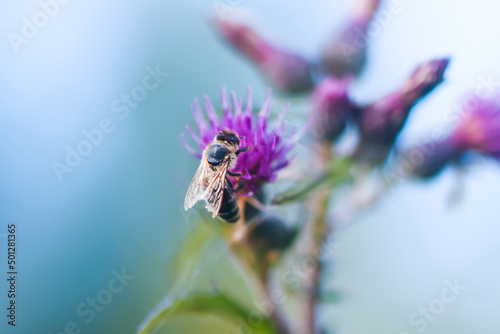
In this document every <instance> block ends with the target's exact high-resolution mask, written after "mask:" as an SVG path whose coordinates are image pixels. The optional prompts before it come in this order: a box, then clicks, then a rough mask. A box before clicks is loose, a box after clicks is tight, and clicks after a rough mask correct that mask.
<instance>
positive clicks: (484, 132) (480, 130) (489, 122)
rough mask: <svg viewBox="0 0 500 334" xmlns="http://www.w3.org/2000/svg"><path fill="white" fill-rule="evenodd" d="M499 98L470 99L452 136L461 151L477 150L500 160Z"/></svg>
mask: <svg viewBox="0 0 500 334" xmlns="http://www.w3.org/2000/svg"><path fill="white" fill-rule="evenodd" d="M499 102H500V97H497V98H495V99H488V100H485V99H480V98H477V97H471V98H469V99H468V100H467V103H466V105H467V106H469V108H467V110H465V115H464V118H463V119H462V120H461V122H460V123H459V125H458V126H457V128H456V129H455V131H454V132H453V134H452V138H453V139H454V140H455V141H456V142H457V143H458V144H459V146H460V147H461V148H462V150H467V149H471V150H477V151H479V152H481V153H484V154H486V155H490V156H492V157H495V158H497V159H500V103H499Z"/></svg>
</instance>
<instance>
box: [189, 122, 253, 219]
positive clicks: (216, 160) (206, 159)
mask: <svg viewBox="0 0 500 334" xmlns="http://www.w3.org/2000/svg"><path fill="white" fill-rule="evenodd" d="M240 138H243V137H239V136H238V134H237V133H236V132H235V131H233V130H229V129H225V130H222V131H219V132H218V133H217V134H216V135H215V138H214V140H213V141H212V142H211V143H210V144H208V145H207V147H206V148H205V150H204V151H203V154H202V158H201V163H200V166H199V167H198V170H197V171H196V174H195V175H194V177H193V180H192V181H191V184H190V185H189V189H188V191H187V193H186V199H185V200H184V210H186V211H187V210H188V209H189V208H191V207H193V205H194V204H195V203H196V202H198V201H201V200H205V202H206V203H207V205H206V206H205V208H206V209H207V210H208V211H209V212H211V213H212V218H215V217H217V216H218V217H219V218H220V219H221V220H224V221H226V222H228V223H235V222H237V221H238V219H239V218H240V209H239V207H238V203H237V201H236V196H235V194H236V191H235V190H234V187H233V185H232V183H231V181H230V180H229V179H228V178H227V175H226V174H229V175H231V176H234V177H238V176H241V173H233V172H231V170H232V169H233V168H234V167H235V166H236V162H237V160H238V155H239V154H240V153H242V152H246V151H247V150H248V147H243V148H240V146H241V140H240Z"/></svg>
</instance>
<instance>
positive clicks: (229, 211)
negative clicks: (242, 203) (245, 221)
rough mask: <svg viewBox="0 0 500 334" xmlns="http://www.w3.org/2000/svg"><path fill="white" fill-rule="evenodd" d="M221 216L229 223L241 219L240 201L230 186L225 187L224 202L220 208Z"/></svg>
mask: <svg viewBox="0 0 500 334" xmlns="http://www.w3.org/2000/svg"><path fill="white" fill-rule="evenodd" d="M219 218H220V219H222V220H224V221H226V222H228V223H236V222H237V221H238V219H240V208H239V207H238V202H237V201H236V199H235V198H234V195H233V193H232V191H231V190H230V189H229V188H228V187H226V188H224V194H223V195H222V203H221V206H220V210H219Z"/></svg>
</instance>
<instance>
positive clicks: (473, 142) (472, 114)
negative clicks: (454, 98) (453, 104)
mask: <svg viewBox="0 0 500 334" xmlns="http://www.w3.org/2000/svg"><path fill="white" fill-rule="evenodd" d="M465 105H466V106H467V107H465V108H464V110H463V117H462V119H461V120H460V122H459V124H458V125H457V126H456V127H455V129H454V130H453V131H452V133H451V134H450V135H449V136H447V137H446V138H445V139H443V140H441V141H438V142H432V141H430V142H428V143H425V144H423V145H419V146H417V147H414V148H412V149H410V150H408V151H407V152H405V153H404V155H403V157H404V160H405V161H408V162H409V163H410V164H411V166H412V174H414V175H417V176H420V177H424V178H428V177H433V176H435V175H437V174H438V173H439V172H441V170H443V168H444V167H445V166H446V165H447V164H448V163H450V162H452V161H460V158H461V157H462V155H463V154H464V153H466V152H467V151H470V150H474V151H477V152H480V153H482V154H486V155H488V156H491V157H494V158H496V159H500V104H499V100H498V99H497V100H483V99H479V98H477V97H471V98H468V99H467V103H465Z"/></svg>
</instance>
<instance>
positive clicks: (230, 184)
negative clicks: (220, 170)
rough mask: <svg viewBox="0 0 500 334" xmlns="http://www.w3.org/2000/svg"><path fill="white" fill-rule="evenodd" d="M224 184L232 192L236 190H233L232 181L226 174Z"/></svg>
mask: <svg viewBox="0 0 500 334" xmlns="http://www.w3.org/2000/svg"><path fill="white" fill-rule="evenodd" d="M226 184H227V185H228V187H229V190H231V191H232V192H233V193H234V192H236V191H235V190H234V187H233V184H232V183H231V181H230V180H229V179H228V178H227V176H226Z"/></svg>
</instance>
